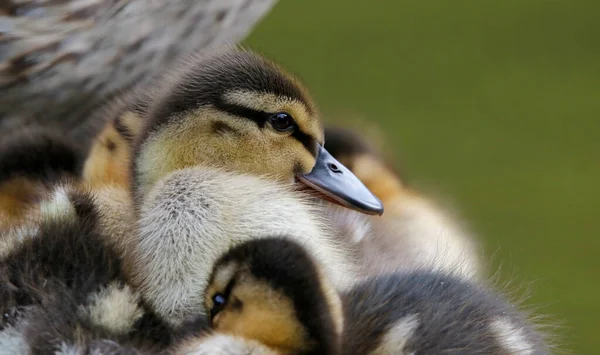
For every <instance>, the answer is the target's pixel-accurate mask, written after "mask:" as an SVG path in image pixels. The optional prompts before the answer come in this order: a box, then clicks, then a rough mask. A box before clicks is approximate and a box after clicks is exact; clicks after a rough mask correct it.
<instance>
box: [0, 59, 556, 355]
mask: <svg viewBox="0 0 600 355" xmlns="http://www.w3.org/2000/svg"><path fill="white" fill-rule="evenodd" d="M97 115H98V116H97V117H96V119H95V120H94V121H96V122H102V123H105V126H104V127H103V128H101V129H100V130H99V133H98V134H97V136H95V138H94V139H93V142H92V144H91V148H90V149H89V151H87V153H82V152H86V150H85V149H83V148H81V147H82V146H83V145H84V144H83V143H85V142H64V141H63V140H62V139H61V136H60V135H58V134H56V133H53V132H50V131H48V130H44V129H37V130H27V131H26V132H22V133H21V134H17V135H14V136H13V137H11V139H10V140H7V141H5V142H0V171H1V174H0V199H1V203H0V223H1V225H0V232H1V233H2V235H1V239H0V308H1V309H0V311H1V312H2V313H1V314H2V320H1V322H0V354H29V353H31V354H46V353H48V354H50V353H52V354H65V355H66V354H232V355H238V354H239V355H241V354H443V353H453V354H454V353H456V354H544V353H548V352H549V347H548V345H547V343H546V341H545V339H544V337H543V335H542V334H541V333H540V332H539V331H538V330H536V327H535V326H534V325H533V324H532V323H531V322H530V321H529V320H528V319H527V317H526V315H525V314H524V313H523V312H521V311H520V310H518V309H517V308H515V307H514V306H513V305H512V304H511V303H509V302H508V301H506V300H505V299H504V297H503V296H502V295H501V294H500V293H499V292H498V291H496V290H493V289H492V287H490V286H488V285H487V283H486V282H485V280H484V278H485V276H484V273H483V271H482V265H481V264H482V263H481V261H480V258H479V252H478V246H477V243H476V242H475V240H474V239H473V238H471V237H470V236H469V235H468V234H467V233H466V232H465V231H464V228H463V227H462V226H460V225H459V224H458V223H456V222H455V221H454V219H453V218H451V217H450V216H448V215H446V214H445V213H444V212H443V210H442V209H441V208H439V207H437V206H436V205H435V203H434V202H433V201H430V200H429V199H427V198H425V197H423V196H422V195H420V194H419V193H417V192H415V191H413V190H411V189H410V188H408V187H407V186H406V184H405V183H404V182H403V181H402V179H400V178H399V176H398V175H397V174H396V173H395V172H394V171H393V169H391V168H389V166H388V165H387V163H386V162H385V161H384V159H383V158H381V157H380V156H379V155H378V154H377V153H375V152H374V151H373V150H370V149H369V148H368V144H367V142H365V141H364V139H362V137H360V136H357V135H356V134H355V133H353V132H351V131H347V130H344V129H333V128H329V129H323V127H322V124H321V122H320V119H319V114H318V110H317V108H316V106H315V104H314V103H313V101H312V99H311V98H310V96H309V94H308V92H307V91H306V89H304V87H303V86H302V85H301V84H300V82H299V81H298V79H296V78H294V77H293V76H291V75H289V74H287V73H286V72H285V71H284V70H283V69H281V68H280V67H279V66H277V65H276V64H274V63H272V62H271V61H269V60H267V59H265V58H263V57H261V56H259V55H257V54H255V53H253V52H250V51H247V50H241V49H237V48H227V49H223V50H206V51H204V52H202V53H199V54H198V55H196V56H193V57H190V58H188V59H187V60H185V61H183V62H182V63H181V64H180V65H179V66H178V67H177V68H176V69H175V70H173V71H171V72H168V73H166V74H165V75H164V76H163V78H162V80H161V81H158V82H157V83H155V84H154V85H153V86H151V87H143V88H135V89H132V92H130V93H127V94H125V95H124V96H123V97H121V98H118V99H116V101H114V102H113V103H111V104H110V105H108V107H107V108H104V109H101V110H99V111H98V113H97ZM326 147H327V149H326ZM383 206H385V213H383V211H384V209H383ZM382 214H383V215H382Z"/></svg>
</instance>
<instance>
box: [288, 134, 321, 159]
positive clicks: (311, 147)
mask: <svg viewBox="0 0 600 355" xmlns="http://www.w3.org/2000/svg"><path fill="white" fill-rule="evenodd" d="M292 137H294V138H296V140H298V142H300V143H302V145H303V146H304V148H306V150H308V151H309V152H310V153H311V154H312V155H314V156H317V141H316V139H314V138H313V137H312V136H311V135H309V134H306V133H304V132H302V130H300V128H299V127H296V130H294V132H293V133H292Z"/></svg>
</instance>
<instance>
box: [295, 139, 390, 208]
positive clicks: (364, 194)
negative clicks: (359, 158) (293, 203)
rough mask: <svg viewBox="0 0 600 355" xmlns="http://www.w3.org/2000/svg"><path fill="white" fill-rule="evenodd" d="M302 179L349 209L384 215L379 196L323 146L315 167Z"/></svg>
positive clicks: (320, 148) (320, 147)
mask: <svg viewBox="0 0 600 355" xmlns="http://www.w3.org/2000/svg"><path fill="white" fill-rule="evenodd" d="M302 179H303V180H304V181H305V183H308V184H309V185H310V186H312V187H313V188H315V189H317V190H319V191H321V192H324V193H326V194H327V195H329V196H330V197H332V198H334V199H335V200H337V201H338V202H339V203H340V204H342V205H344V206H346V207H348V208H351V209H354V210H356V211H359V212H362V213H366V214H371V215H379V216H381V215H382V214H383V204H382V203H381V201H380V200H379V199H378V198H377V196H375V195H373V193H372V192H371V191H369V189H368V188H367V187H366V186H365V185H364V184H363V183H362V182H361V181H360V180H359V179H358V178H357V177H356V175H354V174H353V173H352V172H351V171H350V170H349V169H348V168H346V167H345V166H344V165H342V164H341V163H340V162H339V161H337V160H336V159H335V158H334V157H333V156H332V155H331V154H330V153H329V152H328V151H327V150H326V149H325V148H323V147H322V146H319V152H318V156H317V162H316V164H315V167H314V168H313V170H312V171H311V172H310V173H308V174H306V175H303V176H302Z"/></svg>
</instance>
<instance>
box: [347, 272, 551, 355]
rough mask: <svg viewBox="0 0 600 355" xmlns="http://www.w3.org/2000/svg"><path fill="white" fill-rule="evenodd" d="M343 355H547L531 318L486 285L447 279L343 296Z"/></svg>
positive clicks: (403, 277)
mask: <svg viewBox="0 0 600 355" xmlns="http://www.w3.org/2000/svg"><path fill="white" fill-rule="evenodd" d="M341 297H342V301H343V307H344V318H345V320H346V323H345V327H344V336H343V341H342V343H343V352H342V353H343V354H424V355H425V354H448V353H452V354H454V353H456V354H481V355H483V354H486V355H488V354H492V355H493V354H498V355H505V354H515V355H516V354H548V353H549V347H548V345H547V344H546V342H545V340H544V337H543V336H542V334H541V333H539V332H538V331H537V330H536V329H535V327H534V326H533V325H531V323H529V321H528V320H527V317H526V316H525V315H524V314H523V313H521V312H520V311H519V310H518V309H516V308H515V307H514V306H513V305H511V304H510V303H508V302H506V301H505V300H504V299H503V297H502V296H501V295H500V294H498V293H496V292H495V291H493V290H491V289H489V288H487V287H486V286H483V285H482V284H478V283H475V282H473V281H469V280H466V279H464V278H462V277H454V276H450V275H446V274H443V273H435V272H428V271H415V272H408V273H404V272H398V273H394V274H388V275H382V276H379V277H372V278H370V279H367V280H365V281H364V282H362V283H360V284H358V285H356V286H355V287H354V288H353V289H351V290H349V291H347V292H345V293H343V294H342V295H341Z"/></svg>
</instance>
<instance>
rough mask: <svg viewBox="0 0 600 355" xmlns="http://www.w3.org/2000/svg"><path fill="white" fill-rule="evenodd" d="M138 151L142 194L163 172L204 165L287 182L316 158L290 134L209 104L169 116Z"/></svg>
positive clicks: (303, 170) (309, 168)
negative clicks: (281, 132)
mask: <svg viewBox="0 0 600 355" xmlns="http://www.w3.org/2000/svg"><path fill="white" fill-rule="evenodd" d="M139 152H140V153H139V154H140V155H139V157H138V159H137V161H136V164H137V173H138V183H139V187H140V191H139V192H140V193H141V195H142V196H143V195H145V194H146V193H147V192H148V189H149V188H150V187H151V186H152V185H153V184H154V183H156V181H158V180H159V179H161V178H163V177H164V176H166V175H167V174H168V173H170V172H172V171H174V170H178V169H182V168H186V167H192V166H209V167H214V168H221V169H224V170H228V171H234V172H241V173H249V174H253V175H261V176H269V177H270V178H271V179H276V180H279V181H282V182H285V183H289V182H290V181H293V178H294V176H295V175H296V174H297V173H308V172H309V171H310V170H312V168H313V166H314V164H315V157H314V156H313V155H312V154H311V153H310V152H309V151H308V150H306V148H304V146H303V145H302V143H300V142H299V141H298V140H296V139H294V138H293V137H289V136H282V135H281V134H277V133H276V132H274V131H270V130H269V131H267V130H265V129H260V128H259V127H258V126H257V125H256V123H254V122H253V121H251V120H249V119H246V118H243V117H237V116H233V115H230V114H227V113H225V112H223V111H220V110H217V109H215V108H213V107H202V108H200V109H198V110H196V111H194V112H193V113H186V115H185V117H179V118H173V120H172V123H168V124H166V125H164V126H162V127H161V128H160V129H159V130H158V131H156V132H154V133H152V134H151V135H150V136H149V137H148V138H147V140H146V141H145V142H144V143H143V145H142V147H141V149H140V151H139ZM299 170H300V171H299Z"/></svg>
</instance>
